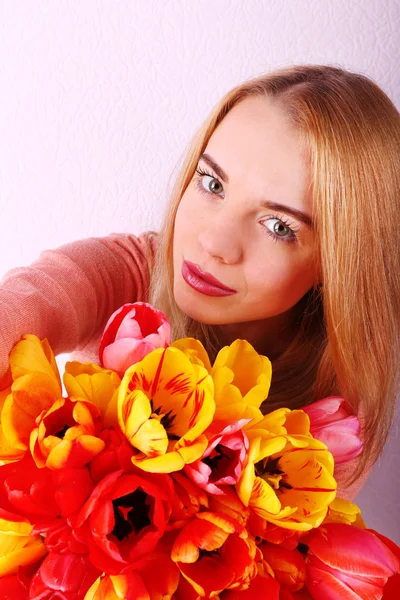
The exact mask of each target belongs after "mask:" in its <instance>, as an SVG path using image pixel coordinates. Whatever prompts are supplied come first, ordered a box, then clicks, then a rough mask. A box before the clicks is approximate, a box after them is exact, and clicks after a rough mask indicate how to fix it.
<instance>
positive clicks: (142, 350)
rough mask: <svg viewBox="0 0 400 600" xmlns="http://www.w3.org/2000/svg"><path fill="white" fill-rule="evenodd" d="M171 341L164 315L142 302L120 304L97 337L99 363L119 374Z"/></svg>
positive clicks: (169, 329)
mask: <svg viewBox="0 0 400 600" xmlns="http://www.w3.org/2000/svg"><path fill="white" fill-rule="evenodd" d="M170 341H171V327H170V324H169V321H168V319H167V318H166V316H165V315H164V313H162V312H161V311H159V310H156V309H155V308H153V307H152V306H151V305H150V304H148V303H146V302H134V303H133V304H124V305H123V306H121V308H119V309H118V310H117V311H115V312H114V313H113V314H112V315H111V317H110V318H109V319H108V321H107V324H106V326H105V329H104V333H103V336H102V338H101V340H100V348H99V358H100V363H101V364H102V365H103V366H104V367H105V368H106V369H112V370H113V371H115V372H116V373H118V374H119V375H120V377H122V376H123V374H124V372H125V371H126V370H127V369H128V367H130V366H131V365H133V364H135V363H137V362H139V361H141V360H142V359H143V358H144V357H145V356H147V354H149V353H150V352H152V351H153V350H155V349H156V348H166V347H167V346H169V344H170Z"/></svg>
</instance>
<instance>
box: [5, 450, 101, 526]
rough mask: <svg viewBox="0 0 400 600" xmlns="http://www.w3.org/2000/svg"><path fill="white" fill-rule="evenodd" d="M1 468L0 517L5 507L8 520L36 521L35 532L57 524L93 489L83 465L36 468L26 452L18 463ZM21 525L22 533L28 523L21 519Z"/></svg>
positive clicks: (74, 509) (78, 505) (79, 504)
mask: <svg viewBox="0 0 400 600" xmlns="http://www.w3.org/2000/svg"><path fill="white" fill-rule="evenodd" d="M1 472H2V480H1V485H0V506H1V510H0V517H2V518H3V519H4V517H3V514H4V513H5V511H8V514H9V515H11V518H9V520H13V521H16V520H18V518H19V519H25V520H26V521H28V522H29V523H33V524H34V525H35V530H36V531H37V532H44V531H47V530H48V529H49V528H50V527H51V526H53V525H55V524H59V523H60V519H66V518H67V517H69V516H70V515H72V513H74V512H75V511H76V510H78V509H79V508H80V507H81V506H82V504H83V502H84V501H85V500H86V499H87V498H88V496H89V494H90V492H91V491H92V489H93V483H92V480H91V478H90V475H89V471H88V470H87V468H86V467H83V468H81V469H70V468H68V469H59V470H56V471H50V470H49V469H46V468H45V469H39V468H38V467H37V466H36V465H35V463H34V461H33V459H32V457H31V456H29V455H27V456H25V458H23V459H22V460H21V461H19V462H17V463H13V464H8V465H4V466H2V467H1ZM0 521H1V520H0ZM2 527H4V523H2ZM20 527H21V528H22V527H24V529H23V530H21V531H20V535H24V534H25V531H26V528H27V527H28V525H27V524H26V523H25V524H24V523H20ZM2 530H3V531H4V529H2ZM27 535H29V531H28V533H27Z"/></svg>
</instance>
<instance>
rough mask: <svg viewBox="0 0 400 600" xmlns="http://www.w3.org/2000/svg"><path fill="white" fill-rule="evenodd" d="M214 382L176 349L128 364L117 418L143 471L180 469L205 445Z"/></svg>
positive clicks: (192, 459)
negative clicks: (134, 450) (129, 365)
mask: <svg viewBox="0 0 400 600" xmlns="http://www.w3.org/2000/svg"><path fill="white" fill-rule="evenodd" d="M213 392H214V387H213V382H212V379H211V377H210V375H209V374H208V372H207V371H206V369H204V367H202V366H199V365H195V364H192V363H191V362H190V360H189V359H188V358H187V356H186V355H185V354H184V353H183V352H182V351H181V350H178V349H177V348H172V347H169V348H166V349H161V348H160V349H158V350H154V351H153V352H151V353H150V354H148V355H147V356H146V357H145V358H144V359H143V360H142V361H141V362H140V363H137V364H135V365H133V366H132V367H130V368H129V369H128V370H127V371H126V373H125V375H124V377H123V379H122V382H121V386H120V388H119V394H118V422H119V425H120V427H121V430H122V431H123V433H124V434H125V435H126V437H127V439H128V440H129V442H130V444H131V445H132V446H133V447H134V448H135V449H136V454H135V455H134V457H133V458H132V461H133V463H134V464H135V465H137V466H139V467H140V468H141V469H143V470H145V471H149V472H156V473H171V472H173V471H179V470H180V469H182V468H183V466H184V465H185V464H188V463H192V462H194V461H195V460H197V459H199V458H200V457H201V456H202V455H203V452H204V451H205V449H206V447H207V443H208V441H207V437H206V436H205V435H204V431H205V430H206V429H207V427H208V426H209V425H210V423H211V422H212V420H213V417H214V410H215V403H214V399H213Z"/></svg>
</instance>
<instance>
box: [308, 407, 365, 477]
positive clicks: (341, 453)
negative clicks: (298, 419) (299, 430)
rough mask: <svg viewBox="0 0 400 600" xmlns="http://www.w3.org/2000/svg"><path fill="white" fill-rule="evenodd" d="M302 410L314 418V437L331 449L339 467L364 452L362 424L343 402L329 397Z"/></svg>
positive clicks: (311, 428)
mask: <svg viewBox="0 0 400 600" xmlns="http://www.w3.org/2000/svg"><path fill="white" fill-rule="evenodd" d="M302 410H304V412H306V413H307V414H308V416H309V418H310V433H311V434H312V435H313V437H315V438H316V439H318V440H320V441H321V442H323V443H324V444H325V445H326V446H327V447H328V450H329V451H330V452H331V453H332V454H333V456H334V459H335V464H336V465H340V464H343V463H346V462H348V461H350V460H352V459H353V458H356V456H358V455H359V454H360V453H361V452H362V448H363V444H362V441H361V439H360V437H359V435H360V429H361V427H360V422H359V420H358V418H357V417H356V416H354V415H350V413H349V412H348V411H347V409H346V407H345V401H344V399H343V398H338V397H336V396H329V397H328V398H324V399H323V400H318V401H317V402H313V403H312V404H309V405H308V406H304V407H303V408H302Z"/></svg>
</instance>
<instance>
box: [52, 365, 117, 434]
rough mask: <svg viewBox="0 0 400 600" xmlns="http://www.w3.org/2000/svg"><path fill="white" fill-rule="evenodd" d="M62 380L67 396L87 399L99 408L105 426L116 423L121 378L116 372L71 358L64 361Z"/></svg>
mask: <svg viewBox="0 0 400 600" xmlns="http://www.w3.org/2000/svg"><path fill="white" fill-rule="evenodd" d="M63 381H64V386H65V389H66V391H67V394H68V396H70V397H72V396H74V397H75V398H80V399H83V400H89V402H91V403H92V404H94V405H95V406H96V407H97V408H98V409H99V410H100V412H101V416H102V418H103V421H104V426H105V427H109V426H111V425H118V419H117V391H118V388H119V385H120V383H121V379H120V377H119V376H118V375H117V373H114V371H111V370H109V369H103V367H100V366H99V365H95V364H93V363H80V362H78V361H76V360H73V361H71V362H67V363H65V372H64V375H63Z"/></svg>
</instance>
